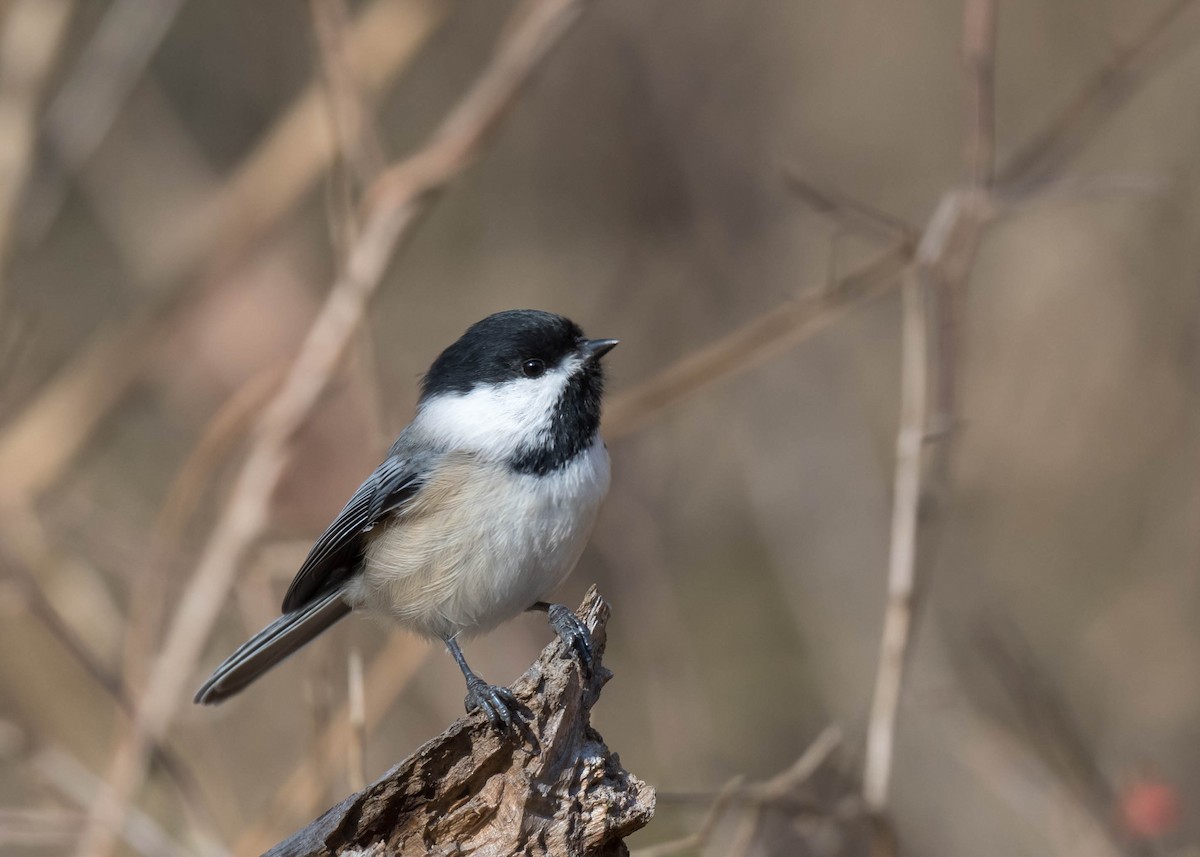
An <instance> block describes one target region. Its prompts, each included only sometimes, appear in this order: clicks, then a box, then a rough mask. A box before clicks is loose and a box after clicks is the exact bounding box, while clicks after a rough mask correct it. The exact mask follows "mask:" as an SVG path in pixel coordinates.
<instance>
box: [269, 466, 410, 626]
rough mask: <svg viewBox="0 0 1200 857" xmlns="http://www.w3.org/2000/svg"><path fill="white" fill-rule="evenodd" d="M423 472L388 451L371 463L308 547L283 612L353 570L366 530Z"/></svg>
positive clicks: (393, 508)
mask: <svg viewBox="0 0 1200 857" xmlns="http://www.w3.org/2000/svg"><path fill="white" fill-rule="evenodd" d="M424 472H425V468H423V467H420V466H418V465H417V464H416V462H415V461H414V459H413V458H411V457H409V456H402V455H392V456H390V457H389V458H388V459H387V460H386V461H384V462H383V464H381V465H379V466H378V467H377V468H375V471H374V472H373V473H372V474H371V475H370V476H368V477H367V479H366V481H365V482H363V484H362V485H360V486H359V488H358V490H357V491H355V492H354V494H353V496H351V497H350V502H348V503H347V504H346V507H345V508H344V509H342V511H341V512H340V513H338V516H337V517H336V518H334V519H333V523H331V524H330V525H329V526H328V527H327V528H326V530H325V532H323V533H322V534H321V536H320V538H318V539H317V541H316V543H315V544H314V545H313V546H312V550H310V551H309V552H308V558H307V559H305V560H304V564H303V565H302V566H300V570H299V571H297V572H296V576H295V577H294V578H293V579H292V583H291V586H289V587H288V591H287V594H286V595H285V596H284V597H283V612H284V613H291V612H294V611H296V610H299V609H300V608H302V607H303V606H304V605H305V604H307V603H308V602H309V601H311V600H312V599H314V598H316V597H318V596H320V595H321V594H322V593H325V592H328V591H330V590H331V589H333V588H334V587H338V586H340V585H341V584H343V583H345V582H346V580H348V579H349V578H351V577H352V576H354V574H356V573H357V572H358V570H359V566H360V564H361V562H362V557H363V551H364V550H365V548H366V538H365V537H366V534H367V533H368V532H370V531H371V529H372V528H373V527H374V526H375V525H376V524H377V523H379V521H381V520H382V519H384V518H387V517H388V516H390V515H393V514H395V513H396V512H397V511H399V510H400V508H401V507H402V506H403V505H404V504H405V503H406V502H407V501H408V500H410V499H412V497H413V495H415V494H416V493H417V491H418V490H420V487H421V485H422V483H423V482H424V479H423V474H424Z"/></svg>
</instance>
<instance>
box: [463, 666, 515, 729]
mask: <svg viewBox="0 0 1200 857" xmlns="http://www.w3.org/2000/svg"><path fill="white" fill-rule="evenodd" d="M473 678H474V677H473ZM465 703H466V708H467V713H468V714H470V713H471V712H473V711H475V710H476V709H481V710H482V711H483V713H484V714H485V715H486V716H487V719H488V722H489V723H491V724H492V726H493V728H495V729H498V730H500V731H502V732H513V731H517V730H519V728H520V722H521V711H520V703H518V702H517V698H516V697H515V696H513V694H512V691H511V690H509V689H508V688H507V687H499V686H498V685H494V684H488V683H487V682H486V681H484V680H483V679H481V678H474V680H471V679H468V680H467V698H466V700H465Z"/></svg>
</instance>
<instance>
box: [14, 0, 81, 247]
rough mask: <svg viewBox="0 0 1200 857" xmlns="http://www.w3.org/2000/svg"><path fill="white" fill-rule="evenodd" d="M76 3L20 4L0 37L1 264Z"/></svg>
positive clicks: (34, 0)
mask: <svg viewBox="0 0 1200 857" xmlns="http://www.w3.org/2000/svg"><path fill="white" fill-rule="evenodd" d="M74 5H75V4H74V0H17V2H13V3H9V4H8V7H7V8H6V9H5V11H4V28H3V33H0V139H2V140H4V146H3V147H2V148H0V260H3V258H4V257H5V256H7V253H8V245H9V242H10V241H11V239H12V231H13V221H14V217H15V215H16V208H17V203H18V201H19V200H20V197H21V192H22V190H23V189H24V187H25V179H26V177H27V175H28V173H29V165H30V160H31V157H32V155H33V145H34V139H35V130H34V129H35V125H36V123H35V112H36V110H37V106H38V98H39V96H40V95H41V91H42V85H43V83H44V82H45V80H46V77H47V75H48V74H49V73H50V69H51V67H52V66H53V64H54V58H55V57H56V56H57V55H58V48H59V45H60V44H61V42H62V37H63V35H64V33H65V32H66V28H67V22H68V21H70V19H71V13H72V11H73V10H74Z"/></svg>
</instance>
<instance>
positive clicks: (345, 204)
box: [309, 0, 384, 259]
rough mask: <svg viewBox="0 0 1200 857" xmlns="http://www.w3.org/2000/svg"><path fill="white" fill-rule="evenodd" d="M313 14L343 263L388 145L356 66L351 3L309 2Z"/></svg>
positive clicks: (333, 226)
mask: <svg viewBox="0 0 1200 857" xmlns="http://www.w3.org/2000/svg"><path fill="white" fill-rule="evenodd" d="M309 9H310V10H311V14H312V19H313V30H314V31H315V33H316V41H317V47H318V54H319V56H320V60H321V76H322V78H323V80H324V83H325V91H326V94H327V98H326V102H327V104H328V111H327V112H328V114H329V123H328V124H329V126H330V127H331V129H332V131H333V139H334V143H335V146H334V149H335V151H336V152H337V155H336V157H335V159H334V169H333V170H331V171H330V174H329V175H330V182H329V208H330V211H329V215H330V231H331V232H332V233H333V237H334V246H335V247H336V248H337V250H338V252H337V253H336V254H335V255H336V256H337V257H338V258H339V259H340V258H343V256H344V252H343V251H344V250H345V248H346V247H349V246H350V244H351V243H352V242H353V241H354V234H355V232H356V231H357V228H358V224H357V223H355V222H354V219H355V203H356V201H357V200H358V197H359V195H360V193H361V192H362V191H363V190H364V189H365V188H367V187H368V186H369V185H370V184H371V182H373V181H374V180H375V179H376V178H377V177H378V175H379V173H380V172H382V170H383V168H384V161H383V146H382V144H381V143H380V141H379V137H378V134H377V133H376V131H375V126H374V121H373V119H372V116H371V111H370V109H369V107H368V105H367V104H366V103H365V102H366V99H365V98H364V94H363V92H362V91H361V89H360V88H359V86H358V84H357V83H356V81H355V80H354V74H353V69H352V68H351V65H350V56H349V45H348V41H349V39H348V37H347V30H348V19H349V11H348V10H347V8H346V0H309Z"/></svg>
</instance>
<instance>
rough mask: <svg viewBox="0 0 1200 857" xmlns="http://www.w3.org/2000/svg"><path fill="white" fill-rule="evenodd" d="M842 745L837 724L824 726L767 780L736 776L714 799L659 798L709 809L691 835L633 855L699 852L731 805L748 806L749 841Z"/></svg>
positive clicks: (663, 856) (745, 832)
mask: <svg viewBox="0 0 1200 857" xmlns="http://www.w3.org/2000/svg"><path fill="white" fill-rule="evenodd" d="M841 742H842V730H841V729H840V728H839V727H838V726H837V725H836V724H834V725H830V726H826V727H825V729H824V730H822V731H821V734H819V735H818V736H817V737H816V738H815V739H814V740H813V742H812V743H811V744H809V745H808V747H807V748H806V749H805V750H804V752H803V753H801V754H800V757H799V758H798V759H796V761H795V762H793V763H792V764H791V765H789V766H788V768H787V769H786V770H784V771H780V772H779V773H778V774H776V775H775V776H773V777H771V778H770V779H768V780H763V781H762V782H758V783H749V784H745V783H744V782H743V780H744V777H741V776H737V777H734V778H733V779H732V780H730V781H729V782H728V783H726V784H725V786H724V787H723V788H722V789H721V790H720V791H719V792H717V793H716V794H715V795H712V794H709V795H704V794H694V793H693V794H688V795H671V794H663V795H660V796H659V801H660V802H661V803H667V802H672V801H673V802H684V801H686V802H694V801H697V800H704V801H705V802H709V803H710V806H709V808H708V811H707V812H706V813H705V814H704V819H703V820H702V821H701V822H700V826H699V827H698V828H697V829H696V831H695V832H694V833H691V834H689V835H688V836H684V837H682V838H680V839H675V840H672V841H670V842H662V843H659V844H658V845H651V846H648V847H646V848H639V849H638V850H637V851H636V852H634V853H635V854H636V855H637V857H668V855H671V854H679V853H682V852H686V851H692V850H699V849H701V848H703V847H704V846H705V845H707V844H708V843H709V840H710V839H711V838H712V834H713V831H714V830H715V829H716V826H717V822H718V821H720V820H721V816H722V815H724V813H725V811H726V809H728V808H729V807H730V806H734V805H746V806H749V808H750V809H749V812H748V814H747V818H746V821H747V824H746V825H745V827H744V828H743V830H742V831H741V832H742V836H743V837H745V838H746V839H750V838H752V837H753V834H754V832H755V831H756V829H757V827H758V824H759V823H760V822H761V820H762V813H763V811H764V810H765V809H766V808H767V807H770V806H783V808H785V809H786V808H788V806H789V803H790V800H791V798H793V797H794V795H795V791H796V789H797V788H799V787H800V786H801V785H802V784H803V783H805V782H807V781H808V780H809V779H810V778H811V777H812V775H813V774H815V773H816V772H817V771H818V770H819V769H820V767H821V766H822V765H824V764H825V762H826V761H827V760H828V759H829V756H830V755H831V754H832V753H833V752H834V750H836V749H837V748H838V746H839V745H840V744H841ZM733 853H736V851H734V852H733Z"/></svg>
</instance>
